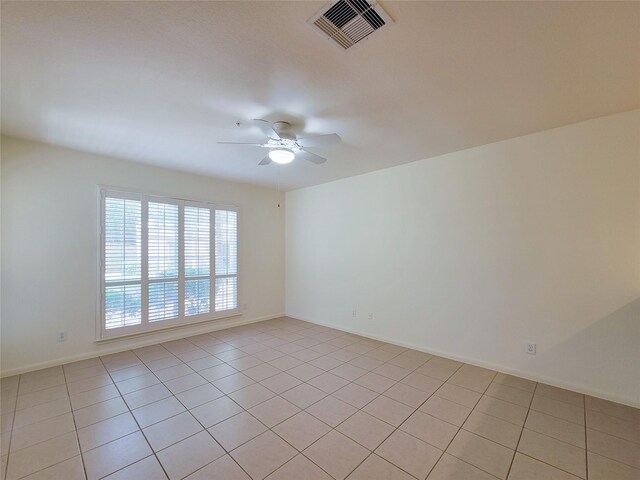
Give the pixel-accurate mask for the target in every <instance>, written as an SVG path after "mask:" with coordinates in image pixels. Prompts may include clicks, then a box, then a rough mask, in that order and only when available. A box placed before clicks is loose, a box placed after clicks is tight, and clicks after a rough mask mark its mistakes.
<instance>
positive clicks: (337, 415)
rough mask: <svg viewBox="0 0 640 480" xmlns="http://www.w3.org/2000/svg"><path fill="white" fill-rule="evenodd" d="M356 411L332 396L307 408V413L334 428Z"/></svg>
mask: <svg viewBox="0 0 640 480" xmlns="http://www.w3.org/2000/svg"><path fill="white" fill-rule="evenodd" d="M356 411H357V409H356V408H355V407H353V406H351V405H349V404H348V403H346V402H343V401H342V400H339V399H337V398H335V397H332V396H328V397H325V398H323V399H322V400H320V401H318V402H317V403H314V404H313V405H311V406H310V407H309V408H307V412H308V413H310V414H311V415H313V416H314V417H316V418H317V419H318V420H321V421H323V422H324V423H326V424H327V425H329V426H330V427H334V428H335V427H337V426H338V425H339V424H340V423H342V422H343V421H344V420H346V419H347V418H349V417H350V416H351V415H353V414H354V413H355V412H356Z"/></svg>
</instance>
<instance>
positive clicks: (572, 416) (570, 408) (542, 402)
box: [531, 395, 585, 425]
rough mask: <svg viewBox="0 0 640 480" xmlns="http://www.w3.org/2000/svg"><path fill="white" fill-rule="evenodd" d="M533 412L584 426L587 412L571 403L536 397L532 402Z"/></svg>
mask: <svg viewBox="0 0 640 480" xmlns="http://www.w3.org/2000/svg"><path fill="white" fill-rule="evenodd" d="M531 410H536V411H538V412H542V413H546V414H547V415H551V416H552V417H558V418H562V419H563V420H568V421H570V422H573V423H577V424H580V425H584V416H585V412H584V409H583V408H580V407H576V406H574V405H571V404H570V403H565V402H560V401H558V400H553V399H551V398H548V397H543V396H540V395H534V397H533V401H532V402H531Z"/></svg>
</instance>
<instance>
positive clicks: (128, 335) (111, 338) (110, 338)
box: [95, 311, 242, 344]
mask: <svg viewBox="0 0 640 480" xmlns="http://www.w3.org/2000/svg"><path fill="white" fill-rule="evenodd" d="M241 316H242V313H240V312H237V311H235V312H233V313H230V314H229V315H224V316H219V317H215V318H209V319H206V320H198V321H195V322H189V323H181V324H173V325H167V326H165V327H159V328H154V329H153V330H143V331H137V332H130V333H123V334H121V335H109V336H108V337H99V338H96V340H95V343H98V344H101V343H110V342H115V341H118V340H124V339H127V338H136V337H146V336H149V335H154V334H156V333H160V332H168V331H171V330H178V329H184V328H188V327H195V326H201V325H204V324H207V323H212V322H217V321H219V320H226V319H229V318H234V317H241Z"/></svg>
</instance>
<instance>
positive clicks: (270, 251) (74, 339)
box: [0, 137, 284, 375]
mask: <svg viewBox="0 0 640 480" xmlns="http://www.w3.org/2000/svg"><path fill="white" fill-rule="evenodd" d="M1 168H2V177H1V197H2V198H1V203H0V205H1V209H2V211H1V218H2V239H1V245H2V258H1V264H2V279H1V286H2V291H1V294H2V304H1V306H2V311H1V316H2V330H1V338H2V339H1V359H2V365H1V368H2V375H7V374H11V373H17V372H20V371H26V370H31V369H34V368H39V367H43V366H47V365H50V364H56V363H60V362H63V361H71V360H73V359H79V358H84V357H89V356H95V355H98V354H103V353H107V352H111V351H118V350H123V349H126V348H130V347H132V346H138V345H143V344H151V343H157V342H159V341H162V340H165V339H169V338H175V337H183V336H186V335H189V334H195V333H200V332H202V331H210V330H214V329H217V328H222V327H223V326H230V325H234V324H238V323H243V322H248V321H255V320H259V319H264V318H271V317H275V316H280V315H282V313H283V310H284V212H283V209H282V208H278V207H277V203H278V200H279V198H280V196H281V194H279V193H278V192H276V191H275V190H269V189H265V188H259V187H253V186H248V185H241V184H236V183H231V182H226V181H220V180H215V179H212V178H208V177H202V176H196V175H190V174H186V173H180V172H176V171H172V170H166V169H161V168H156V167H150V166H145V165H141V164H136V163H131V162H123V161H119V160H114V159H111V158H105V157H99V156H96V155H90V154H85V153H81V152H77V151H73V150H66V149H62V148H54V147H50V146H47V145H43V144H39V143H33V142H28V141H23V140H17V139H14V138H6V137H3V138H2V163H1ZM99 184H102V185H110V186H117V187H125V188H131V189H138V190H142V191H147V192H150V193H158V194H167V195H174V196H178V197H183V198H193V199H202V200H207V201H213V202H220V203H227V204H235V205H239V206H240V208H241V216H240V254H239V261H240V282H241V283H240V289H241V290H240V295H241V296H242V298H241V299H240V304H241V307H242V303H246V310H244V311H243V312H242V313H243V314H242V316H240V317H235V318H232V319H224V320H218V321H216V322H207V323H204V324H201V325H199V326H196V327H184V328H181V329H178V330H168V331H165V332H162V333H154V334H151V335H146V336H142V337H134V338H130V339H127V340H120V341H113V342H109V343H100V344H97V343H95V331H96V328H95V326H96V301H97V293H98V287H97V285H98V283H97V282H98V251H99V250H98V239H97V235H98V224H97V222H98V185H99ZM64 330H67V331H68V335H69V338H68V340H67V341H66V342H62V343H58V342H57V338H56V337H57V332H59V331H64Z"/></svg>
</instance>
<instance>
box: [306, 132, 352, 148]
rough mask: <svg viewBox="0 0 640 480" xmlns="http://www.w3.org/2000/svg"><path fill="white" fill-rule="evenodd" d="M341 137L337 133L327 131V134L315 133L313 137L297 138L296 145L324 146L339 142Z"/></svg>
mask: <svg viewBox="0 0 640 480" xmlns="http://www.w3.org/2000/svg"><path fill="white" fill-rule="evenodd" d="M341 141H342V138H340V135H338V134H337V133H329V134H327V135H315V136H313V137H307V138H298V140H297V142H298V145H300V146H301V147H324V146H327V145H333V144H335V143H340V142H341Z"/></svg>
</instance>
